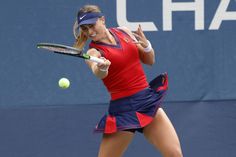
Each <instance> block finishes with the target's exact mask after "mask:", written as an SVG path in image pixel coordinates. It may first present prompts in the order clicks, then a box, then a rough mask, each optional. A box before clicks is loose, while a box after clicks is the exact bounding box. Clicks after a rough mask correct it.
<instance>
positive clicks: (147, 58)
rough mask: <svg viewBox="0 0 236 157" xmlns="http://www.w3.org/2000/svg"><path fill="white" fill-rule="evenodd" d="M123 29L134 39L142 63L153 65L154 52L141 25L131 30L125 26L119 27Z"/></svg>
mask: <svg viewBox="0 0 236 157" xmlns="http://www.w3.org/2000/svg"><path fill="white" fill-rule="evenodd" d="M119 28H120V29H122V30H124V31H125V32H126V33H127V34H129V36H130V37H131V38H132V39H133V40H134V41H135V43H136V44H137V47H138V50H139V56H140V60H141V61H142V62H143V63H144V64H148V65H153V64H154V63H155V52H154V49H153V48H152V47H151V45H150V42H149V41H148V40H147V38H146V37H145V35H144V33H143V31H142V28H141V26H140V25H139V27H138V29H137V31H135V32H131V31H130V30H129V29H128V28H126V27H119Z"/></svg>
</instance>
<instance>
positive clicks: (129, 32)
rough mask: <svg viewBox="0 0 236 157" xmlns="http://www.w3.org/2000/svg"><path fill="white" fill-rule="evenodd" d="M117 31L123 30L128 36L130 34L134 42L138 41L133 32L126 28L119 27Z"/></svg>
mask: <svg viewBox="0 0 236 157" xmlns="http://www.w3.org/2000/svg"><path fill="white" fill-rule="evenodd" d="M117 29H120V30H122V31H123V32H125V33H126V34H128V35H129V36H130V37H131V38H132V39H133V40H136V39H135V37H134V35H133V32H132V31H131V30H130V29H129V28H128V27H126V26H121V27H117Z"/></svg>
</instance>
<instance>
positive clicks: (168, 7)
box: [163, 0, 204, 31]
mask: <svg viewBox="0 0 236 157" xmlns="http://www.w3.org/2000/svg"><path fill="white" fill-rule="evenodd" d="M173 11H194V12H195V30H204V0H195V2H172V0H163V30H166V31H171V30H172V12H173Z"/></svg>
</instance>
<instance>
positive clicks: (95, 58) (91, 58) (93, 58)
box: [89, 56, 104, 63]
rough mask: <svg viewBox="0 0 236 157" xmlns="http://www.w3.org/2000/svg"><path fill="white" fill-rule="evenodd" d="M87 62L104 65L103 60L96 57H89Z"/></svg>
mask: <svg viewBox="0 0 236 157" xmlns="http://www.w3.org/2000/svg"><path fill="white" fill-rule="evenodd" d="M89 60H91V61H93V62H96V63H104V60H102V59H100V58H97V57H93V56H90V58H89Z"/></svg>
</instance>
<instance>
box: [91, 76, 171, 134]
mask: <svg viewBox="0 0 236 157" xmlns="http://www.w3.org/2000/svg"><path fill="white" fill-rule="evenodd" d="M167 89H168V75H167V73H163V74H161V75H159V76H157V77H156V78H155V79H154V80H152V81H151V82H150V83H149V88H146V89H144V90H142V91H139V92H138V93H135V94H134V95H131V96H128V97H125V98H121V99H117V100H113V101H110V104H109V109H108V113H107V114H105V115H104V116H103V117H102V118H101V120H100V121H99V123H98V124H97V125H96V127H95V129H94V132H97V133H99V132H100V133H105V134H111V133H115V132H118V131H122V130H129V129H140V128H144V127H145V126H147V125H148V124H150V123H151V122H152V120H153V118H154V116H155V115H156V112H157V110H158V108H159V107H160V105H161V103H162V100H163V98H164V95H165V94H166V91H167Z"/></svg>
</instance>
